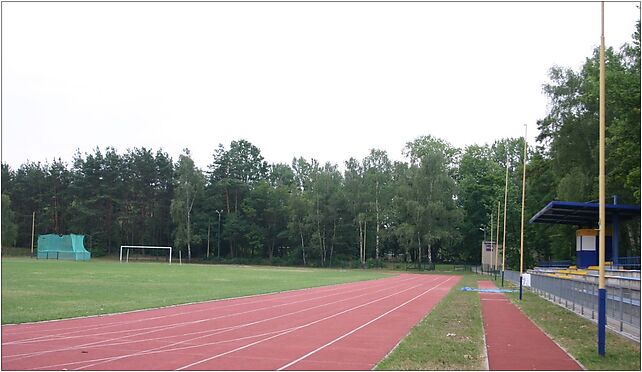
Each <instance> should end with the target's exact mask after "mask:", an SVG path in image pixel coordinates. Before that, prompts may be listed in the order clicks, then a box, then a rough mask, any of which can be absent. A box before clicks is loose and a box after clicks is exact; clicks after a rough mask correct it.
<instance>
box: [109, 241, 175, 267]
mask: <svg viewBox="0 0 642 372" xmlns="http://www.w3.org/2000/svg"><path fill="white" fill-rule="evenodd" d="M130 260H132V261H142V260H144V261H166V262H169V264H170V265H171V264H172V247H155V246H148V245H121V246H120V262H123V261H125V262H129V261H130Z"/></svg>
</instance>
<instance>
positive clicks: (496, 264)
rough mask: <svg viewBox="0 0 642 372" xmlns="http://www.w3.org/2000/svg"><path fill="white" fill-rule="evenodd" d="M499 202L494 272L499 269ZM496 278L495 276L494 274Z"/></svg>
mask: <svg viewBox="0 0 642 372" xmlns="http://www.w3.org/2000/svg"><path fill="white" fill-rule="evenodd" d="M500 204H501V203H500V202H499V200H498V201H497V235H496V237H497V238H496V239H495V272H497V270H498V269H499V214H500V212H499V206H500ZM495 276H497V274H495ZM495 279H497V278H495Z"/></svg>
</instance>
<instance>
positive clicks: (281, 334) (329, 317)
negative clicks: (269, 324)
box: [176, 283, 424, 371]
mask: <svg viewBox="0 0 642 372" xmlns="http://www.w3.org/2000/svg"><path fill="white" fill-rule="evenodd" d="M423 284H424V283H420V284H417V285H415V286H412V287H410V288H408V289H405V290H403V291H400V292H397V293H393V294H390V295H388V296H385V297H381V298H379V299H376V300H373V301H370V302H367V303H365V304H362V305H359V306H355V307H353V308H351V309H347V310H344V311H341V312H339V313H336V314H333V315H330V316H327V317H324V318H321V319H319V320H315V321H313V322H310V323H307V324H304V325H300V326H298V327H295V328H293V329H291V330H288V331H285V332H281V333H278V334H276V335H274V336H270V337H267V338H264V339H262V340H259V341H255V342H252V343H250V344H247V345H245V346H241V347H238V348H236V349H232V350H229V351H226V352H224V353H220V354H216V355H213V356H211V357H209V358H205V359H202V360H199V361H196V362H193V363H190V364H187V365H184V366H182V367H180V368H177V369H176V370H177V371H182V370H184V369H187V368H190V367H194V366H196V365H199V364H202V363H205V362H209V361H210V360H213V359H216V358H220V357H222V356H225V355H228V354H232V353H235V352H237V351H240V350H243V349H247V348H249V347H252V346H254V345H257V344H260V343H262V342H264V341H268V340H272V339H274V338H277V337H280V336H283V335H286V334H288V333H292V332H294V331H297V330H299V329H302V328H306V327H309V326H311V325H313V324H317V323H320V322H322V321H325V320H328V319H332V318H334V317H337V316H339V315H342V314H345V313H347V312H350V311H353V310H356V309H359V308H362V307H364V306H367V305H371V304H373V303H375V302H379V301H382V300H385V299H387V298H389V297H392V296H395V295H397V294H400V293H403V292H406V291H409V290H411V289H414V288H417V287H419V286H421V285H423Z"/></svg>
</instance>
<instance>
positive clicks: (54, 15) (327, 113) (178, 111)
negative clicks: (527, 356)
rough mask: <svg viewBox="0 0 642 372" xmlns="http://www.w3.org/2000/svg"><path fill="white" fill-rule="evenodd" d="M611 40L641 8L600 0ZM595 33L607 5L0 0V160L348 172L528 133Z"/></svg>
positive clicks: (629, 29)
mask: <svg viewBox="0 0 642 372" xmlns="http://www.w3.org/2000/svg"><path fill="white" fill-rule="evenodd" d="M605 8H606V10H605V19H606V21H605V23H606V26H605V27H606V43H607V46H613V47H616V48H619V46H621V45H622V44H623V43H625V42H630V40H631V34H632V33H633V32H634V28H635V27H634V25H635V22H636V21H637V19H639V10H638V9H637V7H636V3H633V2H631V3H607V4H606V7H605ZM599 40H600V3H597V2H592V3H554V2H545V3H2V161H3V162H6V163H8V164H9V165H10V166H11V167H12V168H14V169H15V168H17V167H18V166H19V165H20V164H22V163H24V162H26V161H27V160H30V161H42V162H44V161H51V160H52V159H53V158H58V157H60V158H62V160H63V161H67V162H69V163H70V162H71V160H72V157H73V154H74V153H75V151H76V149H80V151H81V152H83V153H84V152H92V151H93V149H94V148H95V147H96V146H99V147H100V148H101V149H104V147H105V146H113V147H115V148H116V149H117V150H118V152H119V153H123V152H125V150H126V149H127V148H133V147H147V148H152V149H153V150H154V151H155V150H157V149H159V148H162V149H163V150H165V151H167V152H168V153H169V154H170V155H171V156H172V157H173V158H174V160H176V159H177V158H178V155H179V154H180V153H181V151H182V149H183V148H186V147H187V148H189V149H190V151H191V152H192V155H193V158H194V160H195V162H196V164H197V165H198V166H199V167H201V168H203V169H205V168H206V167H207V165H208V164H209V163H210V162H211V157H212V153H213V151H214V149H215V148H216V147H217V146H218V144H219V143H223V144H224V145H225V146H226V147H229V143H230V141H232V140H234V139H247V140H249V141H250V142H252V143H253V144H254V145H256V146H258V147H259V148H260V149H261V151H262V154H263V156H264V157H265V159H266V160H267V161H268V162H285V163H288V164H289V163H290V162H291V160H292V158H293V157H294V156H297V157H298V156H304V157H306V158H311V157H314V158H316V159H318V160H320V161H321V162H325V161H330V162H333V163H337V164H340V165H342V164H343V162H344V161H345V160H347V159H348V158H350V157H356V158H359V159H361V158H363V157H364V156H366V155H367V154H368V151H369V149H370V148H379V149H384V150H387V151H388V153H389V155H390V157H391V158H393V159H395V160H401V159H402V156H401V149H402V148H403V147H404V145H405V143H406V142H408V141H411V140H413V139H414V138H416V137H418V136H420V135H428V134H431V135H434V136H437V137H440V138H443V139H445V140H447V141H449V142H450V143H452V144H453V145H455V146H459V147H463V146H466V145H469V144H473V143H477V144H483V143H492V142H493V141H494V140H496V139H500V138H503V137H518V136H522V135H523V131H524V126H523V125H524V124H528V125H529V141H530V142H531V143H534V142H533V141H534V136H535V135H536V126H535V123H536V121H537V120H538V119H541V118H543V117H544V115H545V114H546V105H547V99H546V97H545V96H544V95H543V94H542V85H543V84H544V83H546V82H547V81H548V76H547V73H548V70H549V69H550V68H551V67H552V66H554V65H560V66H568V67H572V68H574V69H577V68H579V67H580V66H581V65H582V64H583V62H584V61H585V59H586V57H588V56H590V55H591V53H592V50H593V48H594V47H596V46H598V44H599Z"/></svg>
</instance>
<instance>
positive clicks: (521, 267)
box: [519, 124, 528, 300]
mask: <svg viewBox="0 0 642 372" xmlns="http://www.w3.org/2000/svg"><path fill="white" fill-rule="evenodd" d="M527 133H528V126H527V125H526V124H524V172H523V173H522V227H521V231H520V234H519V235H520V238H519V299H520V300H521V299H522V286H523V279H522V275H523V273H524V203H525V198H526V154H527V152H526V149H527V147H528V142H527V140H526V135H527Z"/></svg>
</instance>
